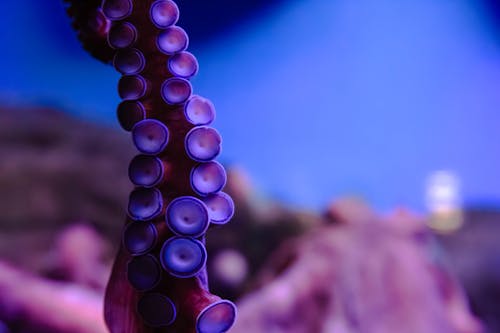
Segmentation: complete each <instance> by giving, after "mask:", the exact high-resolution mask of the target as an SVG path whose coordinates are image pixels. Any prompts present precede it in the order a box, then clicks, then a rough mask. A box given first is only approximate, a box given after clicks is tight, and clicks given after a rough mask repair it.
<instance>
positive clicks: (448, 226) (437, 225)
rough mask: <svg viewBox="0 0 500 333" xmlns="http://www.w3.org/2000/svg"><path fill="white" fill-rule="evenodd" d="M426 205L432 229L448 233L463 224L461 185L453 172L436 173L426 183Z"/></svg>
mask: <svg viewBox="0 0 500 333" xmlns="http://www.w3.org/2000/svg"><path fill="white" fill-rule="evenodd" d="M425 199H426V204H427V208H428V210H429V213H430V216H429V221H428V225H429V227H431V228H432V229H434V230H436V231H439V232H443V233H448V232H452V231H455V230H457V229H458V228H460V227H461V226H462V224H463V214H462V198H461V184H460V179H459V178H458V176H457V175H456V174H455V173H453V172H452V171H444V170H441V171H436V172H434V173H432V174H431V175H430V176H429V178H428V179H427V182H426V195H425Z"/></svg>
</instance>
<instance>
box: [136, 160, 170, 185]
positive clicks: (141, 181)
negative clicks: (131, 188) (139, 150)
mask: <svg viewBox="0 0 500 333" xmlns="http://www.w3.org/2000/svg"><path fill="white" fill-rule="evenodd" d="M163 172H164V170H163V163H162V162H161V160H160V159H159V158H158V157H154V156H149V155H137V156H136V157H134V159H133V160H132V161H131V162H130V166H129V168H128V175H129V178H130V180H131V181H132V183H134V185H136V186H144V187H152V186H155V185H158V183H159V182H160V181H161V180H162V178H163Z"/></svg>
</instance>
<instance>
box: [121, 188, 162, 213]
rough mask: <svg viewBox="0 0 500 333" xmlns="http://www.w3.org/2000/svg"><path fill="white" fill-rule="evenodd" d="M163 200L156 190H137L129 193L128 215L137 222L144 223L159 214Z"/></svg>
mask: <svg viewBox="0 0 500 333" xmlns="http://www.w3.org/2000/svg"><path fill="white" fill-rule="evenodd" d="M162 208H163V198H162V195H161V192H160V191H159V190H158V189H156V188H138V189H135V190H133V191H132V193H130V197H129V202H128V213H129V215H130V217H131V218H133V219H134V220H137V221H146V220H150V219H152V218H154V217H155V216H157V215H158V214H160V213H161V210H162Z"/></svg>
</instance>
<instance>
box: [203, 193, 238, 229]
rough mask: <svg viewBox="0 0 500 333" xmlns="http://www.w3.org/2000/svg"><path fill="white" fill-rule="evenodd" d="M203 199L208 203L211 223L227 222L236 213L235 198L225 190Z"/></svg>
mask: <svg viewBox="0 0 500 333" xmlns="http://www.w3.org/2000/svg"><path fill="white" fill-rule="evenodd" d="M202 201H203V202H204V203H205V205H207V208H208V214H209V215H210V222H211V223H214V224H225V223H227V222H228V221H229V220H230V219H231V218H232V217H233V215H234V202H233V199H231V197H230V196H229V195H227V194H226V193H224V192H219V193H215V194H211V195H209V196H207V197H205V198H203V199H202Z"/></svg>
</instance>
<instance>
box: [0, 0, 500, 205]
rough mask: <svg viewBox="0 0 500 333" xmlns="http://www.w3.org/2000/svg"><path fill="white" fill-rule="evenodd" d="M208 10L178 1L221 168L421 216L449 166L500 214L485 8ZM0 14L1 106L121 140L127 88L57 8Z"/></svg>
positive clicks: (491, 16) (278, 187) (281, 186)
mask: <svg viewBox="0 0 500 333" xmlns="http://www.w3.org/2000/svg"><path fill="white" fill-rule="evenodd" d="M490 1H491V0H490ZM196 2H197V1H183V2H182V3H180V7H181V16H182V15H184V14H185V13H186V15H187V14H189V15H190V16H189V17H188V18H187V19H186V18H185V17H183V19H182V20H181V22H180V24H181V25H182V26H183V27H184V28H185V29H186V30H187V31H188V33H190V34H191V36H192V38H191V47H190V50H191V51H192V52H193V53H194V54H195V55H196V56H197V58H198V60H199V63H200V72H199V74H198V76H197V77H196V78H194V79H193V85H194V87H195V92H196V93H197V94H201V95H203V96H206V97H208V98H210V99H211V100H213V102H214V104H215V106H216V108H217V115H218V117H217V121H216V123H215V127H217V128H218V129H219V130H220V132H221V133H222V135H223V138H224V143H223V149H224V150H223V154H222V156H221V158H220V159H221V160H222V161H223V162H226V163H229V164H233V165H237V166H240V167H242V168H243V169H245V170H246V171H247V172H248V173H249V175H250V177H251V178H252V179H253V180H254V182H255V183H256V186H257V188H258V189H259V190H260V191H262V193H266V195H268V196H273V197H278V198H280V199H281V200H283V201H284V202H286V203H288V204H293V205H295V206H299V207H307V208H313V209H319V208H322V207H324V206H325V205H326V204H327V203H328V202H329V201H330V200H332V199H333V198H336V197H339V196H341V195H346V194H347V195H359V196H362V197H364V198H366V199H367V200H369V201H370V202H371V203H373V204H374V205H375V206H376V207H378V208H380V209H383V210H385V209H389V208H391V207H394V206H397V205H405V206H410V207H412V208H414V209H418V210H423V209H424V190H425V180H426V178H427V177H428V176H429V174H431V173H432V172H434V171H436V170H442V169H446V170H451V171H453V172H454V173H455V174H456V175H457V176H458V177H459V178H460V181H461V183H462V194H463V198H464V201H465V202H466V203H468V204H480V205H485V204H487V205H491V204H493V205H495V204H497V203H498V202H500V178H499V177H498V175H499V172H498V167H499V162H500V154H499V151H500V149H499V148H500V130H499V127H500V126H499V125H500V109H499V106H500V91H499V90H500V38H499V33H498V29H497V26H496V21H495V14H496V13H495V12H493V11H492V8H493V7H492V6H489V5H488V4H487V3H486V2H481V1H477V0H454V1H450V0H413V1H401V0H359V1H353V0H307V1H298V0H297V1H275V2H273V3H272V5H267V6H260V3H258V2H253V3H254V4H259V6H257V5H255V6H247V7H245V6H244V5H243V4H246V5H248V4H249V3H252V2H251V1H246V2H245V1H243V2H241V3H240V4H238V2H237V1H236V2H235V1H232V2H228V1H219V3H220V7H217V1H216V2H215V4H214V3H213V2H212V4H214V5H213V6H211V7H210V8H211V10H212V11H213V12H214V13H215V14H213V15H212V13H209V12H206V11H198V12H197V11H196V8H197V7H196V6H198V5H197V4H196ZM224 3H226V5H225V6H226V7H224ZM227 3H233V4H232V7H230V5H228V4H227ZM205 7H207V6H206V5H205ZM204 10H205V9H204ZM0 12H2V13H3V15H2V20H1V21H0V33H1V35H0V43H1V45H2V48H1V62H0V71H1V73H2V79H1V81H0V102H1V103H2V104H4V105H5V104H45V105H56V106H58V107H62V108H63V109H65V110H67V111H68V112H72V113H75V114H77V115H78V116H80V117H83V118H86V119H91V120H93V121H98V122H101V123H105V124H108V125H109V126H114V127H118V125H117V122H116V120H115V109H116V105H117V104H118V102H119V98H118V95H117V92H116V83H117V81H118V78H119V75H118V73H116V72H115V71H114V70H113V69H112V68H111V67H107V66H105V65H103V64H101V63H100V62H98V61H95V60H94V59H92V58H91V57H90V56H88V55H87V54H86V53H85V52H84V51H83V50H82V49H81V47H80V45H79V44H78V42H77V40H76V37H75V36H74V34H73V32H72V31H71V29H70V28H69V22H68V19H67V18H66V17H65V14H64V8H63V6H62V5H61V4H60V3H59V1H57V0H44V1H40V0H23V1H16V0H2V1H1V2H0ZM233 12H234V15H233V14H232V13H233ZM204 14H206V20H203V15H204ZM224 17H233V19H232V20H229V19H228V21H227V22H226V21H224V20H222V21H221V18H224ZM190 18H191V19H190ZM210 27H212V28H213V29H210ZM191 32H192V33H191ZM2 158H8V157H5V156H4V157H2Z"/></svg>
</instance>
